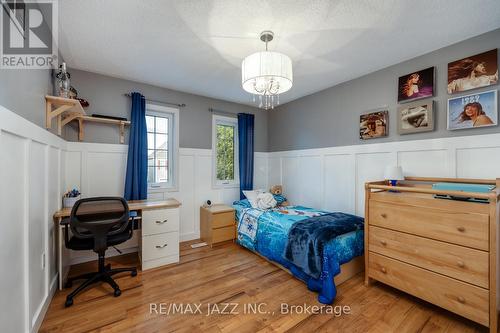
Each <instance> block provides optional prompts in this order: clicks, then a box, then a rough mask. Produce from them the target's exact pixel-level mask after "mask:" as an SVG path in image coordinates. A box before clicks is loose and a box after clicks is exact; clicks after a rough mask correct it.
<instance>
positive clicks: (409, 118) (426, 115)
mask: <svg viewBox="0 0 500 333" xmlns="http://www.w3.org/2000/svg"><path fill="white" fill-rule="evenodd" d="M433 107H434V101H432V100H425V101H418V102H415V103H410V104H405V105H404V106H400V107H399V108H398V133H399V134H411V133H420V132H429V131H432V130H434V110H433Z"/></svg>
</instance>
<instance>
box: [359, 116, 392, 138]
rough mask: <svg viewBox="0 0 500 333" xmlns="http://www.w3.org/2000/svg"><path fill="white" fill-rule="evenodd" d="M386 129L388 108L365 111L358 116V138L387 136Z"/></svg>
mask: <svg viewBox="0 0 500 333" xmlns="http://www.w3.org/2000/svg"><path fill="white" fill-rule="evenodd" d="M388 131H389V111H388V110H381V111H376V112H371V113H366V114H362V115H361V116H360V117H359V138H360V139H361V140H368V139H375V138H381V137H384V136H387V134H388Z"/></svg>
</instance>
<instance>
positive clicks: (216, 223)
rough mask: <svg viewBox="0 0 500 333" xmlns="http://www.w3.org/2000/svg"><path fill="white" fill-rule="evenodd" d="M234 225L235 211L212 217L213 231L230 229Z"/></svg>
mask: <svg viewBox="0 0 500 333" xmlns="http://www.w3.org/2000/svg"><path fill="white" fill-rule="evenodd" d="M233 224H234V211H231V212H225V213H219V214H213V215H212V229H217V228H222V227H228V226H231V225H233Z"/></svg>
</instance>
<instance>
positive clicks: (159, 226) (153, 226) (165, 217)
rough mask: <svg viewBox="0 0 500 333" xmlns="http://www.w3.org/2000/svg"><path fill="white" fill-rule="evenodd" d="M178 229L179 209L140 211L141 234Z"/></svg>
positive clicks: (153, 233) (154, 233)
mask: <svg viewBox="0 0 500 333" xmlns="http://www.w3.org/2000/svg"><path fill="white" fill-rule="evenodd" d="M171 231H179V209H178V208H174V209H155V210H145V211H143V212H142V235H143V236H146V235H156V234H161V233H164V232H171Z"/></svg>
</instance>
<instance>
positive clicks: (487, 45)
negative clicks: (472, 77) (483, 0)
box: [268, 29, 500, 151]
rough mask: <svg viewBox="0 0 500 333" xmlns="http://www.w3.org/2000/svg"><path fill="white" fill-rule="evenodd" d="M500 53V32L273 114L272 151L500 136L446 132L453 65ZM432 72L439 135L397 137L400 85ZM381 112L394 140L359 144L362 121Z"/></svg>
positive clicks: (495, 129)
mask: <svg viewBox="0 0 500 333" xmlns="http://www.w3.org/2000/svg"><path fill="white" fill-rule="evenodd" d="M381 47H383V46H381ZM499 47H500V29H497V30H494V31H491V32H489V33H486V34H483V35H480V36H477V37H474V38H471V39H469V40H466V41H463V42H460V43H457V44H455V45H452V46H449V47H445V48H442V49H439V50H437V51H434V52H431V53H428V54H425V55H423V56H419V57H417V58H414V59H411V60H409V61H405V62H403V63H400V64H397V65H394V66H391V67H388V68H385V69H382V70H380V71H377V72H374V73H371V74H368V75H366V76H363V77H360V78H357V79H354V80H351V81H348V82H345V83H342V84H340V85H337V86H334V87H332V88H329V89H326V90H323V91H321V92H318V93H315V94H312V95H309V96H306V97H303V98H300V99H298V100H295V101H293V102H290V103H287V104H284V105H282V106H280V107H278V108H277V109H275V110H270V111H269V125H268V129H269V151H282V150H294V149H307V148H320V147H333V146H345V145H356V144H367V143H377V142H387V141H403V140H418V139H429V138H441V137H452V136H466V135H477V134H488V133H496V132H499V131H500V129H499V127H489V128H482V129H480V128H478V129H467V130H459V131H448V130H447V129H446V107H447V99H448V98H449V97H450V96H449V95H448V93H447V91H446V88H447V64H448V62H450V61H453V60H458V59H461V58H464V57H467V56H471V55H474V54H477V53H481V52H484V51H489V50H491V49H494V48H499ZM431 66H435V67H436V74H435V75H436V81H435V91H436V93H435V97H434V98H433V99H434V101H435V120H436V123H435V128H436V130H435V131H433V132H427V133H421V134H409V135H398V134H397V123H396V119H397V118H396V109H397V106H398V104H397V79H398V77H399V76H402V75H405V74H408V73H411V72H412V71H416V70H420V69H424V68H427V67H431ZM292 89H293V88H292ZM492 89H498V85H495V86H489V87H486V88H481V89H477V90H473V91H470V92H478V91H484V90H492ZM470 92H465V93H463V94H468V93H470ZM381 106H388V107H389V136H388V137H386V138H380V139H372V140H366V141H363V140H360V139H359V115H360V114H362V113H365V112H366V111H369V110H372V109H375V108H378V107H381Z"/></svg>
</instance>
